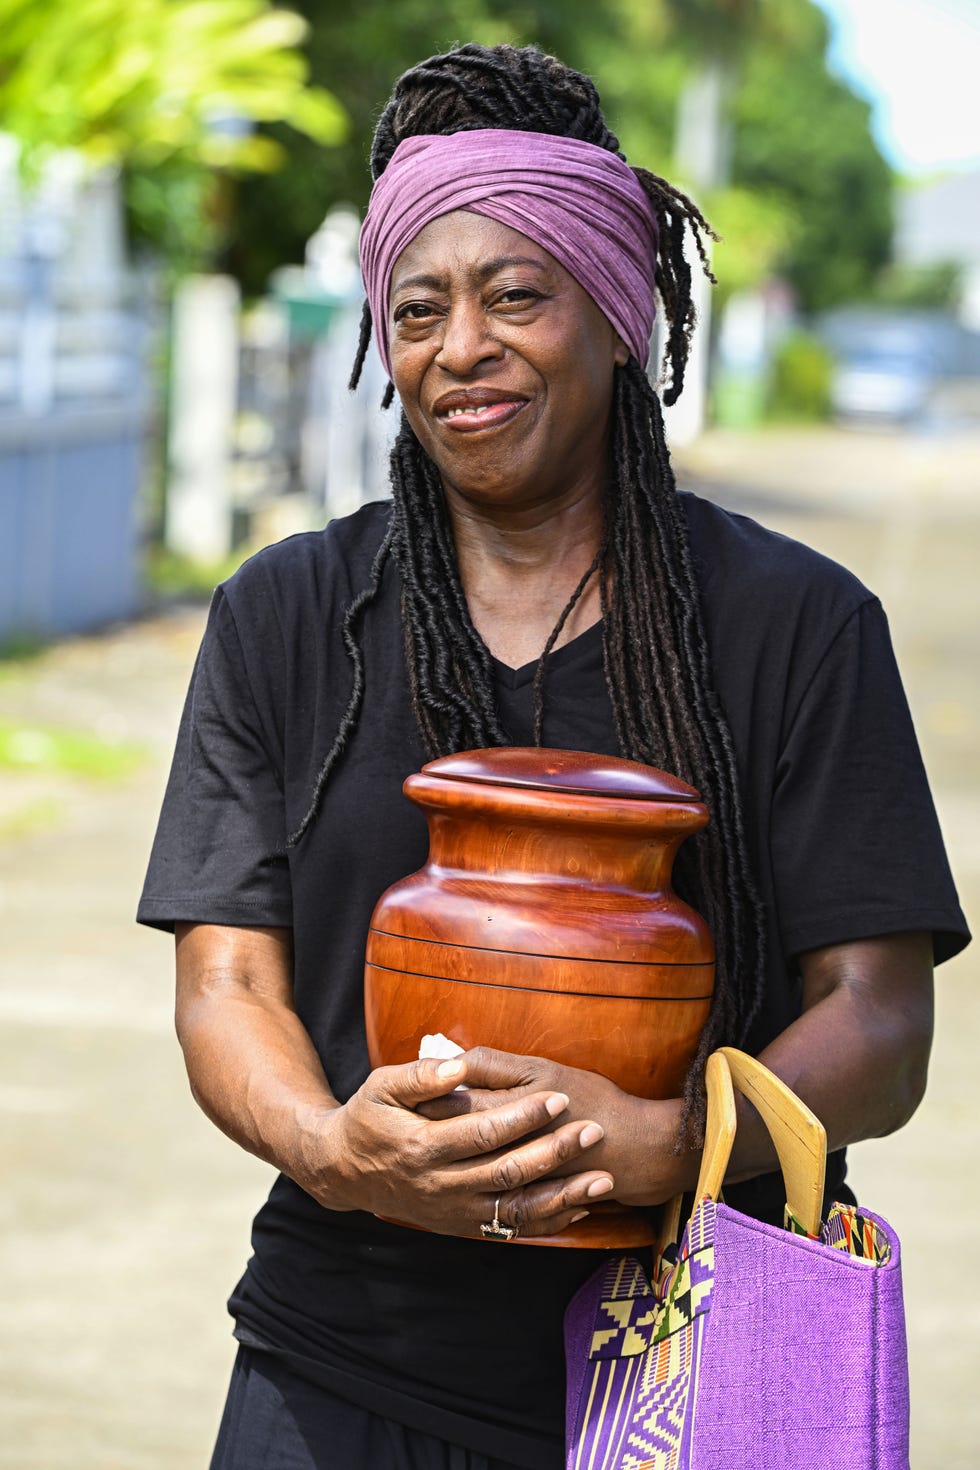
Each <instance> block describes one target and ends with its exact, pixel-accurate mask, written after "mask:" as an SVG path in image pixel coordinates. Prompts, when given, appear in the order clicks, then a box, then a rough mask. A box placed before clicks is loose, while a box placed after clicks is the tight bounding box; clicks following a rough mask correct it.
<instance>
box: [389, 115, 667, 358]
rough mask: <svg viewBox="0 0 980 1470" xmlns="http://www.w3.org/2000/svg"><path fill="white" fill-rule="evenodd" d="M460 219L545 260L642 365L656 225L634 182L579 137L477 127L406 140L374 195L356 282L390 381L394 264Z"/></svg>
mask: <svg viewBox="0 0 980 1470" xmlns="http://www.w3.org/2000/svg"><path fill="white" fill-rule="evenodd" d="M456 209H465V210H469V211H470V212H471V213H473V214H482V215H486V216H487V217H488V218H489V219H495V220H497V221H499V223H500V224H504V225H509V226H510V228H511V229H513V230H519V231H520V233H521V234H522V235H526V236H527V237H528V239H530V240H534V241H535V242H536V243H537V244H538V245H540V246H542V247H543V248H544V249H545V250H547V251H548V253H549V254H550V255H553V256H554V258H555V259H556V260H557V261H558V263H559V264H560V265H563V266H564V267H565V269H566V270H567V271H568V272H569V274H570V275H572V276H574V277H575V279H576V281H578V283H579V285H580V286H582V287H584V289H585V290H586V291H587V292H588V293H589V295H590V296H591V297H592V299H593V301H595V303H596V305H597V306H598V307H599V308H600V310H601V311H602V312H603V314H604V315H605V316H606V317H607V318H608V320H609V321H610V322H611V323H612V325H613V326H614V327H615V329H616V331H617V332H618V333H619V335H620V337H622V339H623V341H624V342H625V343H626V345H627V346H628V347H629V349H630V351H631V352H632V354H633V356H634V357H635V358H636V360H637V361H638V362H639V363H640V364H641V365H642V366H644V367H645V366H646V363H647V359H648V358H649V356H650V333H651V331H652V329H653V319H654V310H655V307H654V271H655V268H656V255H657V221H656V217H655V216H654V213H653V209H652V207H651V204H650V201H649V199H648V198H647V196H646V194H645V193H644V192H643V188H642V185H641V184H640V181H639V180H638V178H637V177H636V174H635V173H634V172H633V170H632V169H631V168H630V167H629V165H628V164H627V163H624V162H623V160H622V159H621V158H619V157H618V156H617V155H616V154H615V153H610V152H609V151H608V149H605V148H598V147H597V146H596V145H595V144H594V143H584V142H582V141H581V140H580V139H578V138H558V137H553V136H552V135H551V134H550V133H526V132H520V131H518V130H516V129H508V128H476V129H474V130H473V131H471V132H466V133H451V134H449V135H447V136H442V135H441V134H427V135H424V136H421V137H416V138H406V139H405V140H404V142H402V143H399V145H398V147H397V148H396V149H395V151H394V153H393V154H392V156H391V161H390V162H389V164H388V167H387V168H386V169H385V171H384V173H383V174H382V175H381V177H380V178H379V179H378V181H377V182H376V184H375V185H374V188H373V190H372V192H371V202H370V204H369V206H368V212H367V217H366V218H365V221H364V226H363V228H362V230H361V245H360V250H361V274H362V275H363V277H364V289H365V290H366V292H367V298H368V302H369V303H370V307H371V321H372V325H373V327H374V335H375V341H376V342H377V345H378V351H379V353H380V354H381V361H382V362H383V363H384V366H385V371H386V372H387V373H388V376H389V377H390V376H391V351H390V337H389V331H388V297H389V291H390V287H391V275H392V270H393V269H394V265H395V262H396V261H397V259H398V257H399V255H401V253H402V251H403V250H404V249H405V248H406V246H408V245H410V244H411V242H412V241H413V240H414V239H415V237H416V235H417V234H418V233H419V232H420V231H421V230H423V229H424V228H425V226H426V225H427V224H431V222H432V221H433V220H434V219H438V218H439V217H440V216H441V215H444V214H451V213H452V211H453V210H456Z"/></svg>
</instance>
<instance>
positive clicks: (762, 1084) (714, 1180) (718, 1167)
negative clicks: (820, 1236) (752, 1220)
mask: <svg viewBox="0 0 980 1470" xmlns="http://www.w3.org/2000/svg"><path fill="white" fill-rule="evenodd" d="M705 1085H706V1087H707V1092H708V1116H707V1123H706V1126H705V1136H704V1155H703V1157H702V1160H701V1173H700V1175H699V1177H698V1183H697V1190H696V1193H695V1199H696V1200H700V1199H703V1198H704V1197H705V1195H709V1196H710V1197H711V1199H713V1200H717V1198H718V1196H719V1194H720V1193H721V1186H722V1181H723V1180H724V1178H725V1171H726V1170H727V1168H728V1161H729V1158H730V1157H731V1152H732V1145H733V1143H734V1142H735V1128H736V1118H735V1092H736V1091H738V1092H740V1093H741V1094H742V1096H743V1097H746V1098H748V1100H749V1102H751V1103H752V1105H753V1106H754V1107H755V1108H756V1110H757V1112H758V1113H759V1115H760V1117H761V1118H762V1121H763V1122H764V1123H765V1125H766V1128H767V1129H768V1131H769V1136H770V1138H771V1139H772V1141H773V1144H774V1145H775V1149H776V1154H777V1156H778V1158H779V1167H780V1168H781V1169H782V1171H783V1182H784V1184H785V1185H786V1203H787V1205H788V1206H789V1208H790V1210H791V1211H792V1213H793V1214H794V1215H795V1217H796V1219H797V1220H798V1221H799V1222H800V1224H801V1225H802V1226H803V1228H804V1229H805V1230H807V1231H808V1232H809V1233H810V1234H811V1235H816V1234H817V1233H818V1231H819V1229H820V1217H821V1213H822V1210H823V1191H824V1178H825V1175H826V1172H827V1132H826V1129H825V1128H824V1126H823V1124H822V1123H821V1122H820V1119H819V1118H818V1117H817V1116H816V1115H815V1114H814V1113H812V1112H811V1111H810V1109H809V1108H808V1107H807V1106H806V1104H805V1103H804V1102H801V1101H800V1099H799V1098H798V1097H797V1096H796V1093H795V1092H792V1091H790V1089H789V1088H788V1087H787V1086H786V1084H785V1082H780V1080H779V1078H778V1077H776V1076H774V1075H773V1073H772V1072H770V1071H769V1069H768V1067H764V1066H763V1065H762V1063H761V1062H758V1061H756V1059H755V1058H754V1057H750V1056H749V1055H748V1054H747V1053H746V1052H744V1051H736V1050H735V1049H734V1047H730V1046H723V1047H721V1048H720V1049H719V1050H718V1051H716V1052H712V1054H711V1056H710V1057H709V1058H708V1065H707V1069H706V1071H705Z"/></svg>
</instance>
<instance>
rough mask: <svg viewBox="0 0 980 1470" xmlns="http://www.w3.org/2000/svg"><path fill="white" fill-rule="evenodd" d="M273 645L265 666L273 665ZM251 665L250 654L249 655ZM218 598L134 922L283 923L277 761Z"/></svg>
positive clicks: (266, 719) (265, 695) (287, 901)
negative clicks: (267, 664) (136, 920)
mask: <svg viewBox="0 0 980 1470" xmlns="http://www.w3.org/2000/svg"><path fill="white" fill-rule="evenodd" d="M272 654H273V650H271V649H267V650H266V655H267V662H269V663H270V664H271V665H274V663H275V659H274V657H273V656H272ZM253 662H254V660H253ZM271 702H272V700H271V696H270V689H269V688H265V689H263V690H261V691H260V692H259V696H258V697H257V695H256V691H255V689H254V688H253V685H252V683H251V682H250V679H249V674H248V668H247V665H246V660H245V658H244V656H243V652H242V645H241V641H240V639H239V635H238V630H237V628H236V624H235V619H234V616H233V613H232V609H231V607H230V605H229V602H228V599H227V597H226V596H225V594H224V593H223V591H222V589H221V588H219V589H218V590H217V592H216V593H215V596H214V600H213V602H212V605H211V611H210V615H209V618H208V625H207V629H206V632H205V635H204V640H203V643H202V644H201V649H200V652H199V653H198V657H197V663H196V665H195V668H194V674H193V678H192V680H191V686H190V690H189V692H188V695H187V700H186V703H185V706H184V712H183V716H182V718H181V723H180V729H179V733H178V736H177V747H176V751H175V754H174V760H173V766H172V769H171V772H170V779H169V782H168V784H167V790H166V795H165V797H164V801H163V808H162V811H161V814H160V821H159V824H158V827H157V832H156V837H155V839H154V843H153V848H152V852H151V855H150V862H149V868H148V871H147V875H146V882H145V885H144V889H143V894H142V897H141V899H140V904H139V909H138V912H137V919H138V921H139V922H140V923H142V924H148V925H151V926H154V927H156V928H162V929H172V928H173V926H174V924H175V923H176V922H178V921H185V922H190V923H210V924H233V925H276V926H280V925H290V924H291V922H292V902H291V892H290V880H289V867H288V861H287V858H286V833H285V813H284V803H283V790H282V771H281V767H282V762H281V755H280V753H279V752H278V751H277V749H276V746H277V743H278V742H277V738H276V720H275V711H274V710H273V709H270V708H269V707H268V706H269V705H270V703H271Z"/></svg>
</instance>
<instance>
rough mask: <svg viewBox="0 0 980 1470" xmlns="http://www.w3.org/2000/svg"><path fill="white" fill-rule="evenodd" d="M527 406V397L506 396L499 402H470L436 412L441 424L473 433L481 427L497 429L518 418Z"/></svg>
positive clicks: (457, 432) (460, 432)
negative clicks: (463, 405)
mask: <svg viewBox="0 0 980 1470" xmlns="http://www.w3.org/2000/svg"><path fill="white" fill-rule="evenodd" d="M526 407H527V399H526V398H506V399H503V400H501V401H499V402H497V403H480V404H468V405H466V406H465V407H462V406H457V407H452V408H448V409H446V410H444V412H442V413H437V414H436V419H437V421H438V422H439V423H440V424H445V426H446V427H447V428H448V429H451V430H452V431H453V432H454V433H456V434H472V433H475V432H477V431H478V430H480V429H496V428H500V427H501V426H502V425H503V424H506V423H509V422H510V420H511V419H513V418H516V416H517V415H518V414H519V413H520V411H521V409H522V408H526Z"/></svg>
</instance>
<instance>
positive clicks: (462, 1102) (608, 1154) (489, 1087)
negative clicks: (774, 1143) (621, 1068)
mask: <svg viewBox="0 0 980 1470" xmlns="http://www.w3.org/2000/svg"><path fill="white" fill-rule="evenodd" d="M461 1060H462V1061H463V1063H464V1071H463V1072H462V1073H460V1079H459V1080H460V1082H462V1083H463V1084H465V1086H466V1088H467V1089H468V1090H467V1091H465V1092H464V1091H457V1092H453V1093H451V1094H450V1095H449V1096H448V1097H444V1098H438V1099H436V1100H435V1101H434V1102H429V1103H423V1104H421V1105H420V1107H419V1109H418V1111H419V1112H421V1113H423V1114H424V1115H425V1116H426V1117H427V1118H433V1119H437V1118H448V1117H454V1116H458V1115H459V1114H461V1113H472V1112H483V1111H484V1110H485V1109H487V1108H490V1107H497V1106H499V1104H500V1103H503V1102H507V1101H509V1100H511V1099H517V1098H521V1097H524V1096H526V1095H527V1094H529V1093H535V1092H541V1091H543V1090H554V1091H556V1092H563V1093H565V1094H566V1095H567V1096H568V1098H569V1104H568V1108H567V1110H566V1112H565V1113H564V1114H563V1119H564V1120H565V1121H570V1120H573V1119H586V1118H587V1119H593V1120H595V1121H596V1122H597V1123H601V1124H602V1126H603V1128H604V1129H605V1137H604V1138H603V1139H602V1141H601V1143H598V1144H597V1145H596V1146H595V1148H594V1149H592V1150H591V1152H590V1155H589V1164H590V1167H593V1168H596V1169H606V1170H608V1171H609V1173H611V1174H612V1176H613V1178H614V1179H615V1180H616V1192H615V1196H614V1197H615V1198H616V1199H617V1200H619V1201H620V1202H621V1203H622V1204H626V1205H658V1204H662V1203H663V1201H664V1200H667V1199H671V1198H672V1197H673V1196H674V1195H675V1194H678V1193H680V1192H681V1191H682V1190H684V1189H689V1188H693V1186H694V1183H695V1178H696V1175H697V1162H698V1160H697V1155H696V1154H692V1153H689V1152H687V1151H685V1152H684V1153H683V1154H681V1155H677V1154H675V1152H674V1146H675V1143H676V1140H677V1137H678V1133H679V1128H680V1117H681V1101H680V1099H679V1098H672V1099H669V1100H667V1101H664V1102H650V1101H648V1100H647V1099H645V1098H640V1097H633V1096H631V1095H630V1094H629V1093H627V1092H623V1090H622V1089H621V1088H619V1087H617V1086H616V1084H615V1083H614V1082H610V1081H609V1079H608V1078H607V1077H602V1076H600V1074H599V1073H598V1072H586V1071H582V1070H580V1069H579V1068H577V1067H565V1066H562V1065H560V1064H559V1063H558V1062H552V1061H549V1060H548V1059H547V1058H546V1057H525V1056H517V1055H515V1054H514V1053H513V1052H506V1051H496V1050H495V1049H494V1048H493V1047H489V1046H477V1047H474V1048H473V1049H472V1051H468V1052H466V1053H465V1055H464V1056H463V1057H462V1058H461ZM570 1167H571V1166H570Z"/></svg>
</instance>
